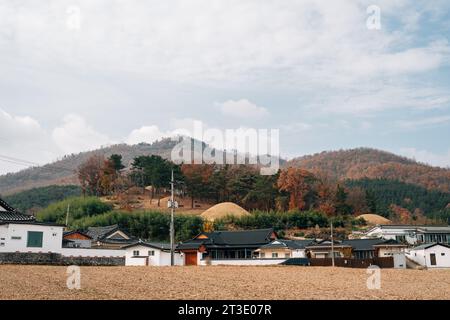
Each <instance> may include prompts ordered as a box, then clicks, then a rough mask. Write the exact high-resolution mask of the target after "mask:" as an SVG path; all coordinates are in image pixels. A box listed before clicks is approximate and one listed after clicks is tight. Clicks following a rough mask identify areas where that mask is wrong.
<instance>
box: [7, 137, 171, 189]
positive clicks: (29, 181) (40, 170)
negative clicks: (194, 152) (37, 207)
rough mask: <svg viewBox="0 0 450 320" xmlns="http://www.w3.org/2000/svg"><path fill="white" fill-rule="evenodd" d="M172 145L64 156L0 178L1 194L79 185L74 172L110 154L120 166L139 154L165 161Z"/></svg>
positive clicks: (113, 148) (143, 145) (120, 147)
mask: <svg viewBox="0 0 450 320" xmlns="http://www.w3.org/2000/svg"><path fill="white" fill-rule="evenodd" d="M175 144H176V142H174V141H172V140H170V139H163V140H161V141H157V142H155V143H153V144H146V143H141V144H137V145H132V146H131V145H126V144H119V145H114V146H110V147H106V148H102V149H98V150H94V151H89V152H81V153H79V154H71V155H67V156H65V157H64V158H63V159H61V160H59V161H56V162H54V163H51V164H47V165H45V166H42V167H35V168H30V169H26V170H23V171H20V172H17V173H12V174H7V175H3V176H0V194H3V195H9V194H12V193H15V192H19V191H22V190H27V189H31V188H36V187H43V186H49V185H74V184H78V178H77V176H76V170H77V169H78V167H79V166H80V165H81V164H82V163H84V162H86V160H87V159H89V158H91V157H92V156H93V155H100V156H104V157H109V156H111V155H112V154H121V155H122V156H123V163H124V164H125V165H126V166H128V165H130V163H131V162H132V161H133V159H134V158H135V157H137V156H141V155H152V154H154V155H160V156H162V157H164V158H168V157H169V156H170V152H171V150H172V148H173V147H174V146H175Z"/></svg>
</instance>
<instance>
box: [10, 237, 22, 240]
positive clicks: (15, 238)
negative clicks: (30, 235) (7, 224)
mask: <svg viewBox="0 0 450 320" xmlns="http://www.w3.org/2000/svg"><path fill="white" fill-rule="evenodd" d="M21 239H22V237H11V240H21Z"/></svg>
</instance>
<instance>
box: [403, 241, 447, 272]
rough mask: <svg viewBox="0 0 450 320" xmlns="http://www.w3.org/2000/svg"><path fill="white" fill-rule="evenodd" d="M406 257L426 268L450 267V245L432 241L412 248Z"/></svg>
mask: <svg viewBox="0 0 450 320" xmlns="http://www.w3.org/2000/svg"><path fill="white" fill-rule="evenodd" d="M406 257H407V258H408V259H410V260H412V261H414V262H415V263H417V264H419V265H421V266H423V267H426V268H450V246H448V245H446V244H439V243H430V244H423V245H420V246H418V247H415V248H412V249H410V250H409V251H408V252H407V253H406Z"/></svg>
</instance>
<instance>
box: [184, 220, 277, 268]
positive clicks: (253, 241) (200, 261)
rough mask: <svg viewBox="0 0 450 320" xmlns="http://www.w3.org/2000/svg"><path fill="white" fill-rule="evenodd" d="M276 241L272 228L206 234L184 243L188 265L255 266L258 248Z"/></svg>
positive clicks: (186, 263)
mask: <svg viewBox="0 0 450 320" xmlns="http://www.w3.org/2000/svg"><path fill="white" fill-rule="evenodd" d="M276 239H277V234H276V233H275V232H274V230H273V229H260V230H249V231H215V232H204V233H201V234H199V235H198V236H196V237H195V238H193V239H191V240H189V241H186V242H184V243H181V244H179V245H178V247H177V248H178V249H179V250H180V251H181V252H182V253H183V254H184V259H185V263H184V264H185V265H207V264H215V265H217V264H231V265H240V264H242V265H245V264H254V263H252V262H251V261H252V260H254V259H256V258H257V257H258V253H257V252H256V250H257V249H259V248H260V247H262V246H264V245H266V244H269V243H270V242H272V241H274V240H276Z"/></svg>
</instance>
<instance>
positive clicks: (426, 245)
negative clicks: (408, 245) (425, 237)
mask: <svg viewBox="0 0 450 320" xmlns="http://www.w3.org/2000/svg"><path fill="white" fill-rule="evenodd" d="M437 245H440V246H443V247H446V248H450V246H449V245H448V244H444V243H436V242H434V243H426V244H422V245H420V246H417V247H414V248H412V250H422V249H428V248H431V247H434V246H437Z"/></svg>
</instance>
